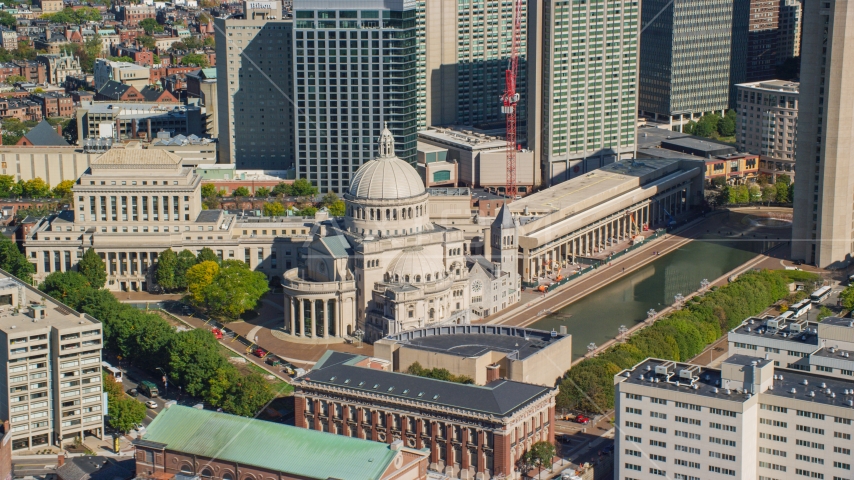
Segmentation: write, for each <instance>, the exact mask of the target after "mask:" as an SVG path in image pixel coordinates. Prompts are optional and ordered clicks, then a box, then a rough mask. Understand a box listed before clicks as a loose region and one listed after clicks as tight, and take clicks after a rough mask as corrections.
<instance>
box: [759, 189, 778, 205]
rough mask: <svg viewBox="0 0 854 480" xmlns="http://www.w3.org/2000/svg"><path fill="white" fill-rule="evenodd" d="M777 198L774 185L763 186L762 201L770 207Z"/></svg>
mask: <svg viewBox="0 0 854 480" xmlns="http://www.w3.org/2000/svg"><path fill="white" fill-rule="evenodd" d="M776 198H777V188H776V187H775V186H774V185H765V186H764V187H763V188H762V201H763V202H768V204H769V205H770V204H771V202H773V201H774V199H776Z"/></svg>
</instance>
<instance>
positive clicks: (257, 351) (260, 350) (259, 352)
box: [252, 347, 267, 358]
mask: <svg viewBox="0 0 854 480" xmlns="http://www.w3.org/2000/svg"><path fill="white" fill-rule="evenodd" d="M252 353H253V354H254V355H255V356H256V357H258V358H264V356H265V355H267V351H266V350H264V349H263V348H261V347H255V350H252Z"/></svg>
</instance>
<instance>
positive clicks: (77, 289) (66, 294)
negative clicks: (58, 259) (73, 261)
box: [39, 272, 92, 303]
mask: <svg viewBox="0 0 854 480" xmlns="http://www.w3.org/2000/svg"><path fill="white" fill-rule="evenodd" d="M91 288H92V286H91V285H90V284H89V280H88V279H87V278H86V277H85V276H83V275H82V274H80V273H77V272H53V273H51V274H50V275H48V276H47V277H45V279H44V281H43V282H42V283H41V284H39V290H41V291H43V292H45V293H47V294H48V295H50V296H51V297H53V298H55V299H57V300H59V301H60V302H62V303H70V302H69V300H70V299H71V300H73V299H74V298H78V297H80V296H82V294H83V292H84V291H86V290H89V289H91Z"/></svg>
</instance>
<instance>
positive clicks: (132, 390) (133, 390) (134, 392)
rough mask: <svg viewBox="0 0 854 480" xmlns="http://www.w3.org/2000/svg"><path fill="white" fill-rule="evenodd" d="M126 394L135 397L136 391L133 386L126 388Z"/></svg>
mask: <svg viewBox="0 0 854 480" xmlns="http://www.w3.org/2000/svg"><path fill="white" fill-rule="evenodd" d="M128 395H130V396H131V397H135V396H136V395H137V391H136V389H135V388H131V389H128Z"/></svg>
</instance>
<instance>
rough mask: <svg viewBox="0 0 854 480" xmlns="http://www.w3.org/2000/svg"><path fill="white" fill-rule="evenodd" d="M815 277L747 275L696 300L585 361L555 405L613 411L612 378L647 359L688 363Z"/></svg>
mask: <svg viewBox="0 0 854 480" xmlns="http://www.w3.org/2000/svg"><path fill="white" fill-rule="evenodd" d="M814 277H815V275H813V274H810V273H808V272H801V271H787V270H783V271H769V270H763V271H761V272H755V271H754V272H748V273H745V274H743V275H741V276H740V277H739V278H738V279H737V280H736V281H734V282H733V283H730V284H728V285H725V286H723V287H720V288H716V289H713V290H711V291H709V292H708V293H706V294H704V295H702V296H699V297H694V298H693V299H692V300H691V301H690V302H688V304H687V305H686V306H685V308H682V309H681V310H678V311H676V312H674V313H672V314H670V315H667V316H666V317H664V318H662V319H660V320H658V321H657V322H655V323H653V324H652V325H651V326H649V327H648V328H645V329H643V330H641V331H639V332H638V333H637V334H635V335H633V336H632V337H630V338H629V339H628V340H627V341H626V342H625V343H621V344H618V345H616V346H614V347H611V348H609V349H607V350H605V351H604V352H602V353H600V354H599V355H597V356H595V357H593V358H589V359H586V360H583V361H582V362H580V363H579V364H578V365H576V366H574V367H572V369H571V370H570V371H569V372H567V374H566V376H565V377H564V379H563V381H562V382H561V384H560V393H559V394H558V397H557V405H558V407H560V408H577V409H581V410H584V411H589V412H600V411H604V410H607V409H610V408H613V407H614V380H613V378H614V375H616V374H617V373H619V372H620V371H621V370H623V369H626V368H631V367H632V366H634V365H636V364H638V363H640V362H641V361H643V360H644V359H646V358H647V357H655V358H661V359H666V360H675V361H686V360H689V359H690V358H692V357H694V356H696V355H697V354H699V353H700V352H702V351H703V349H704V348H705V347H706V346H707V345H709V344H711V343H713V342H714V341H716V340H717V339H718V338H720V336H721V335H723V334H724V333H725V332H727V331H728V330H730V329H732V328H734V327H735V326H737V325H739V324H740V323H741V322H742V321H744V319H746V318H748V317H750V316H752V315H757V314H759V313H761V312H762V311H763V310H764V309H765V308H767V307H768V306H769V305H771V304H773V303H775V302H777V301H778V300H780V299H783V298H786V296H787V295H788V293H789V289H788V284H789V283H790V282H791V281H795V280H797V281H802V280H803V279H804V278H809V279H812V280H815V278H814Z"/></svg>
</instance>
